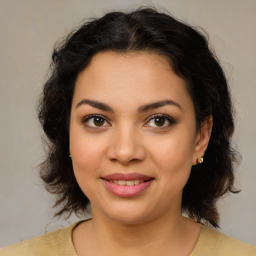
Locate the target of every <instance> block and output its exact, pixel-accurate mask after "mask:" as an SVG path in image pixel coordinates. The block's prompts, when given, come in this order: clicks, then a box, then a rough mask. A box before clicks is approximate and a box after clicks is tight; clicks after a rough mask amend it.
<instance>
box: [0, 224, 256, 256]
mask: <svg viewBox="0 0 256 256" xmlns="http://www.w3.org/2000/svg"><path fill="white" fill-rule="evenodd" d="M78 223H79V222H78ZM78 223H75V224H73V225H72V226H69V227H67V228H64V229H59V230H57V231H54V232H50V233H47V234H45V235H43V236H39V237H35V238H32V239H30V240H26V241H23V242H21V243H18V244H15V245H11V246H8V247H5V248H3V249H1V250H0V256H32V255H33V256H77V254H76V251H75V248H74V246H73V243H72V230H73V229H74V228H75V227H76V226H77V225H78ZM253 255H254V256H256V247H254V246H251V245H249V244H246V243H243V242H240V241H237V240H235V239H233V238H231V237H229V236H226V235H224V234H222V233H220V232H218V231H216V230H214V229H212V228H209V227H203V229H202V231H201V233H200V236H199V238H198V241H197V244H196V246H195V248H194V250H193V252H192V253H191V254H190V256H253Z"/></svg>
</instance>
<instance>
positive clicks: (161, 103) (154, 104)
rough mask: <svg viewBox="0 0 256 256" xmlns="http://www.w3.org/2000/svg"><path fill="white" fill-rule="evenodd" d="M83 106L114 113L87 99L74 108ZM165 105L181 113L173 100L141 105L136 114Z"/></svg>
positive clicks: (108, 107)
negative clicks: (174, 107)
mask: <svg viewBox="0 0 256 256" xmlns="http://www.w3.org/2000/svg"><path fill="white" fill-rule="evenodd" d="M83 104H87V105H90V106H92V107H94V108H98V109H101V110H104V111H108V112H112V113H113V112H114V110H113V109H112V108H111V107H110V106H108V105H107V104H105V103H102V102H99V101H95V100H89V99H83V100H81V101H80V102H79V103H78V104H77V105H76V108H78V107H79V106H81V105H83ZM166 105H171V106H176V107H178V108H179V109H180V110H181V111H183V109H182V107H181V105H180V104H179V103H177V102H175V101H173V100H162V101H157V102H153V103H149V104H146V105H143V106H141V107H139V108H138V112H139V113H144V112H147V111H149V110H152V109H156V108H160V107H163V106H166Z"/></svg>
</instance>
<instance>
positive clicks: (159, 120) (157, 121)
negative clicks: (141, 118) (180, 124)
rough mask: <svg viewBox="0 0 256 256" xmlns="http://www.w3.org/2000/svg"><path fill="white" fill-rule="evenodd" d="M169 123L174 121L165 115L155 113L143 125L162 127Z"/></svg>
mask: <svg viewBox="0 0 256 256" xmlns="http://www.w3.org/2000/svg"><path fill="white" fill-rule="evenodd" d="M171 124H174V121H173V120H172V119H171V118H170V117H167V116H164V115H156V116H154V117H152V118H151V119H150V120H149V121H148V122H147V123H146V125H145V126H150V127H156V128H163V127H168V126H170V125H171Z"/></svg>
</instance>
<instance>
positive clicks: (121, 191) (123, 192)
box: [102, 173, 154, 197]
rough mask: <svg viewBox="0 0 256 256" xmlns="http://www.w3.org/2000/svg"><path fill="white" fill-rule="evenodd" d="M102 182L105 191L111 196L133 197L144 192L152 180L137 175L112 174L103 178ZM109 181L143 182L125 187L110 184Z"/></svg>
mask: <svg viewBox="0 0 256 256" xmlns="http://www.w3.org/2000/svg"><path fill="white" fill-rule="evenodd" d="M102 180H103V182H104V184H105V187H106V189H107V190H108V191H109V192H111V193H112V194H114V195H116V196H119V197H133V196H137V195H139V194H141V193H142V192H144V191H145V190H146V189H147V188H148V187H149V186H150V185H151V183H152V182H153V180H154V178H152V177H149V176H146V175H142V174H139V173H127V174H123V173H114V174H110V175H107V176H104V177H103V178H102ZM110 180H125V181H129V180H140V181H141V180H143V181H144V182H142V183H139V184H136V185H133V186H126V185H118V184H115V183H112V182H111V181H110Z"/></svg>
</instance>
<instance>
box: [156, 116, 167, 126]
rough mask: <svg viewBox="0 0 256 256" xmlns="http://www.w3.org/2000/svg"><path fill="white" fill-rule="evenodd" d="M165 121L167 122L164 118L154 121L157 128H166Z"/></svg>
mask: <svg viewBox="0 0 256 256" xmlns="http://www.w3.org/2000/svg"><path fill="white" fill-rule="evenodd" d="M165 121H166V118H163V117H156V118H155V119H154V122H155V125H156V126H164V124H165Z"/></svg>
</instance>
